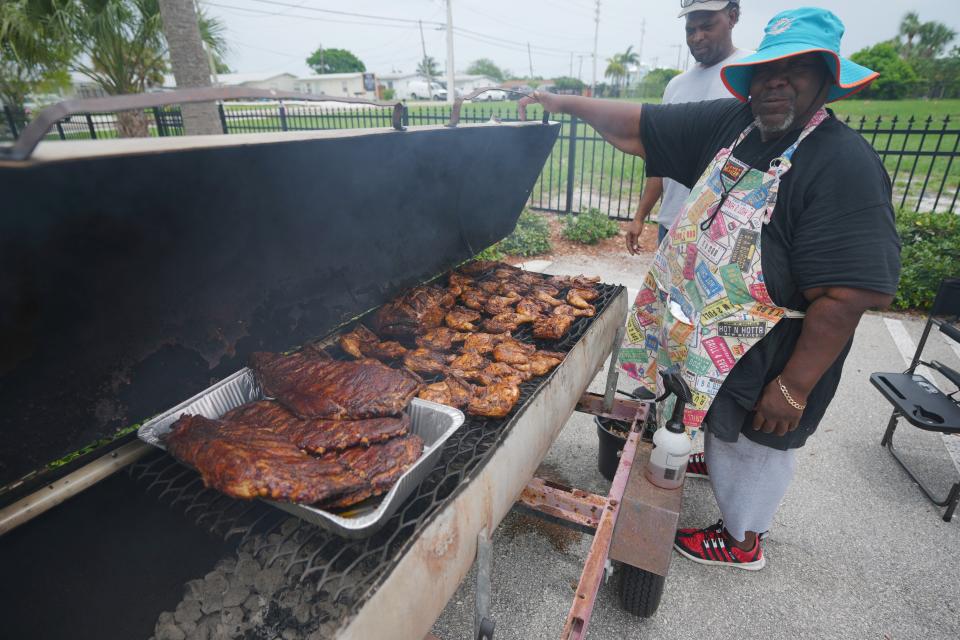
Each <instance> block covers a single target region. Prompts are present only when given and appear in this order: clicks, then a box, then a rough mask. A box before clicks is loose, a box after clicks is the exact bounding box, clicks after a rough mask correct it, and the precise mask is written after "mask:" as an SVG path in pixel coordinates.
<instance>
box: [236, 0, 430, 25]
mask: <svg viewBox="0 0 960 640" xmlns="http://www.w3.org/2000/svg"><path fill="white" fill-rule="evenodd" d="M250 2H259V3H261V4H271V5H276V6H278V7H288V8H291V9H302V10H304V11H316V12H317V13H330V14H334V15H339V16H349V17H352V18H371V19H373V20H386V21H388V22H405V23H407V24H412V25H415V24H417V22H418V21H417V20H414V19H412V18H395V17H393V16H377V15H373V14H369V13H355V12H353V11H339V10H337V9H320V8H318V7H305V6H303V5H302V4H300V5H296V4H293V3H290V2H281V0H250ZM424 22H426V23H427V24H433V25H439V26H443V24H444V23H442V22H431V21H430V20H424Z"/></svg>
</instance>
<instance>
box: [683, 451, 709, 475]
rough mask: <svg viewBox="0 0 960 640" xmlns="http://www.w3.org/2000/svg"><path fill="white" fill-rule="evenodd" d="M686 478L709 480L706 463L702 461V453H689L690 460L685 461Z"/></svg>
mask: <svg viewBox="0 0 960 640" xmlns="http://www.w3.org/2000/svg"><path fill="white" fill-rule="evenodd" d="M687 477H689V478H709V477H710V475H709V474H708V473H707V462H706V460H704V457H703V451H700V452H698V453H691V454H690V460H689V461H687Z"/></svg>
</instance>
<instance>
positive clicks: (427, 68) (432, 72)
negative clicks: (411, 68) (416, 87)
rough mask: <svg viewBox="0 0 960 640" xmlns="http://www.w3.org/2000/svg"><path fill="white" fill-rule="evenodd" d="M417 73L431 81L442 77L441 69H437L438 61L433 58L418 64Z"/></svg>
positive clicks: (427, 58)
mask: <svg viewBox="0 0 960 640" xmlns="http://www.w3.org/2000/svg"><path fill="white" fill-rule="evenodd" d="M417 73H419V74H420V75H422V76H426V77H427V78H428V79H429V78H433V77H436V76H438V75H440V69H438V68H437V61H436V60H434V59H433V56H426V57H425V58H424V59H423V60H421V61H420V62H419V63H418V64H417Z"/></svg>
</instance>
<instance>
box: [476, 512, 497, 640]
mask: <svg viewBox="0 0 960 640" xmlns="http://www.w3.org/2000/svg"><path fill="white" fill-rule="evenodd" d="M492 564H493V543H492V542H490V534H489V533H487V529H486V527H484V528H483V529H482V530H481V531H480V535H478V536H477V603H476V614H475V617H474V624H473V637H474V638H476V640H492V639H493V627H494V623H493V620H491V619H490V567H491V565H492Z"/></svg>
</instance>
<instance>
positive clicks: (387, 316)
mask: <svg viewBox="0 0 960 640" xmlns="http://www.w3.org/2000/svg"><path fill="white" fill-rule="evenodd" d="M455 302H456V296H454V295H453V293H451V292H450V291H448V290H447V289H445V288H443V287H439V286H437V285H432V284H431V285H424V286H422V287H416V288H414V289H411V290H410V291H408V292H407V293H405V294H404V295H403V296H402V297H400V298H398V299H396V300H393V301H391V302H388V303H387V304H385V305H383V306H382V307H380V308H379V309H377V312H376V313H375V314H374V315H373V319H372V321H371V322H372V325H373V330H374V331H375V332H376V333H377V335H380V336H398V337H404V336H412V335H415V334H417V333H422V332H423V331H425V330H427V329H431V328H433V327H439V326H440V325H441V324H443V316H444V315H445V314H446V312H447V310H448V309H450V308H451V307H452V306H453V305H454V303H455Z"/></svg>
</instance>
